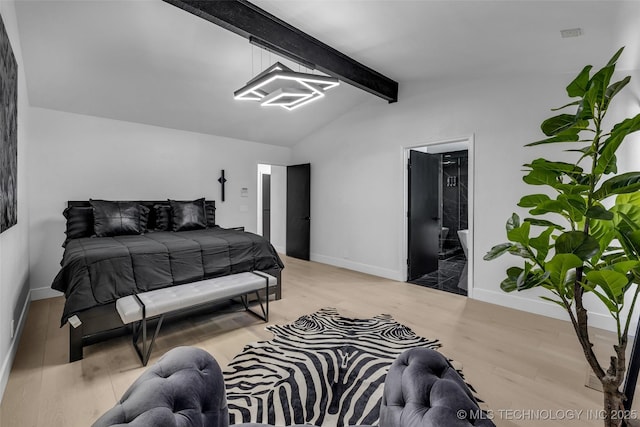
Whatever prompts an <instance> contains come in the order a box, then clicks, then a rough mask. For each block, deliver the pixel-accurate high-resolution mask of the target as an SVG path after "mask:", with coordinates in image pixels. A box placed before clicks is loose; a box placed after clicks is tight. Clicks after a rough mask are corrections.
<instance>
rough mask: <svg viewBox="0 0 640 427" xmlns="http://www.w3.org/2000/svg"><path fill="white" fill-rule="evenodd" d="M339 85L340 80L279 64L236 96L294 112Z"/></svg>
mask: <svg viewBox="0 0 640 427" xmlns="http://www.w3.org/2000/svg"><path fill="white" fill-rule="evenodd" d="M339 84H340V81H339V80H338V79H336V78H333V77H327V76H320V75H316V74H308V73H298V72H295V71H293V70H292V69H290V68H289V67H287V66H285V65H283V64H281V63H280V62H276V63H275V64H273V65H272V66H270V67H269V68H267V69H266V70H264V71H263V72H262V73H260V74H258V75H257V76H256V77H254V78H253V79H251V80H250V81H249V82H248V83H247V84H246V85H245V86H244V87H243V88H241V89H238V90H237V91H235V92H234V93H233V95H234V98H235V99H238V100H247V101H260V105H262V106H264V107H269V106H278V107H282V108H285V109H287V110H289V111H291V110H294V109H296V108H298V107H302V106H303V105H306V104H308V103H310V102H312V101H315V100H317V99H320V98H322V97H324V92H326V91H327V90H329V89H331V88H334V87H336V86H338V85H339Z"/></svg>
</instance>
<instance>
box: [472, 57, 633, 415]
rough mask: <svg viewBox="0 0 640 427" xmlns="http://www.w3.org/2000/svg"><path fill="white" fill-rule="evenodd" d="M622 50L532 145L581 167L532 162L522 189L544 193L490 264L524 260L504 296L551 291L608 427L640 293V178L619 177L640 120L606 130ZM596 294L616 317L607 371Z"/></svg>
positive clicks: (617, 404)
mask: <svg viewBox="0 0 640 427" xmlns="http://www.w3.org/2000/svg"><path fill="white" fill-rule="evenodd" d="M623 49H624V48H622V49H620V50H619V51H618V52H616V54H615V55H614V56H613V57H612V58H611V60H610V61H609V62H608V63H607V64H606V65H605V66H604V67H603V68H601V69H600V70H597V71H595V72H593V67H592V66H591V65H588V66H586V67H584V68H583V69H582V71H580V73H579V74H578V76H577V77H576V78H575V79H574V80H573V81H572V82H571V83H569V85H568V86H567V95H568V96H569V98H570V99H572V100H571V102H569V103H567V104H566V105H564V106H562V107H560V108H557V109H554V110H552V111H558V110H563V111H567V110H569V111H572V112H565V113H562V114H558V115H555V116H553V117H551V118H549V119H547V120H545V121H544V122H543V123H542V125H541V129H542V132H543V133H544V134H545V136H546V137H545V138H544V139H542V140H539V141H536V142H532V143H530V144H528V146H537V145H549V146H551V145H557V144H563V147H564V148H567V151H569V152H572V153H573V154H575V159H576V160H575V161H574V162H573V163H569V162H563V161H553V160H548V159H544V158H539V159H535V160H533V161H532V162H531V163H528V164H525V165H524V166H525V168H526V170H525V176H524V178H523V179H524V182H526V183H527V184H529V185H531V186H534V187H536V188H539V189H540V190H538V191H534V193H533V194H527V195H525V196H523V197H522V198H521V199H520V202H519V203H518V206H519V207H521V208H523V209H526V210H528V213H529V215H528V216H527V217H526V218H524V219H521V218H520V216H519V215H517V214H515V213H514V214H513V215H512V216H511V217H510V218H509V219H508V220H507V225H506V232H507V239H508V242H507V243H502V244H499V245H497V246H494V247H493V248H491V250H490V251H489V252H488V253H487V254H486V255H485V257H484V259H485V260H492V259H495V258H497V257H499V256H501V255H503V254H507V253H508V254H511V255H515V256H517V257H520V258H522V260H521V262H520V264H519V265H518V266H513V267H510V268H508V269H507V271H506V276H507V277H506V278H505V279H504V280H503V281H502V283H501V284H500V287H501V288H502V290H503V291H505V292H513V291H525V290H527V289H532V288H544V289H546V290H547V291H548V292H549V294H548V296H542V297H541V298H543V299H544V300H546V301H549V302H552V303H554V304H557V305H559V306H561V307H562V308H563V309H565V310H566V311H567V312H568V314H569V318H570V320H571V324H572V325H573V328H574V330H575V333H576V336H577V338H578V341H579V343H580V345H581V346H582V350H583V352H584V355H585V358H586V360H587V362H588V364H589V366H590V367H591V369H592V370H593V373H594V374H595V376H596V377H597V378H598V380H600V382H601V383H602V387H603V391H604V412H603V414H604V425H605V426H606V427H613V426H616V427H617V426H621V425H623V423H624V420H623V419H622V418H623V417H620V416H619V414H621V413H622V412H620V411H622V410H623V409H624V407H623V404H624V400H625V396H624V394H623V393H622V392H621V391H620V387H621V385H622V382H623V380H624V377H625V375H624V374H625V371H626V359H625V350H626V348H627V336H628V334H629V325H630V321H631V318H632V314H633V311H634V308H635V305H636V302H637V299H638V293H639V290H640V287H639V286H638V284H639V283H640V172H628V173H621V174H618V167H617V157H616V155H617V152H618V149H619V148H620V146H621V144H622V142H623V141H624V140H625V138H626V137H627V136H628V135H629V134H631V133H633V132H636V131H638V130H640V114H638V115H636V116H635V117H631V118H627V119H625V120H623V121H621V122H620V123H617V124H615V125H613V126H612V127H610V129H609V130H607V129H605V124H604V120H605V116H606V115H607V111H608V110H609V108H610V106H611V102H612V101H613V99H614V97H615V96H616V95H617V94H618V93H620V91H621V90H622V89H623V88H624V87H625V86H627V84H628V83H629V81H630V77H625V78H623V79H622V80H619V81H616V82H614V83H611V79H612V77H613V75H614V71H615V67H616V63H617V60H618V58H619V57H620V55H621V54H622V51H623ZM586 294H593V295H594V296H595V297H596V298H597V299H598V300H600V301H601V302H602V304H604V306H605V307H606V309H607V311H608V312H609V313H610V314H611V317H612V318H613V320H614V322H615V325H616V332H617V342H616V343H615V344H614V345H613V354H612V356H611V358H610V360H609V361H608V364H607V365H604V364H601V362H600V361H599V360H598V358H597V357H596V355H595V354H594V351H593V344H592V343H591V338H590V336H589V328H588V326H589V323H588V312H587V310H586V309H585V307H584V304H583V299H584V296H585V295H586Z"/></svg>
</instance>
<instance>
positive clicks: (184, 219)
mask: <svg viewBox="0 0 640 427" xmlns="http://www.w3.org/2000/svg"><path fill="white" fill-rule="evenodd" d="M169 205H171V222H172V224H173V231H186V230H199V229H202V228H207V210H206V208H205V205H204V197H203V198H201V199H197V200H193V201H178V200H169Z"/></svg>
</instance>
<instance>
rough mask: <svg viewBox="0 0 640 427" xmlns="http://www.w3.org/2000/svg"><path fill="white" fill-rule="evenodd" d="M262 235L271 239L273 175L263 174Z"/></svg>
mask: <svg viewBox="0 0 640 427" xmlns="http://www.w3.org/2000/svg"><path fill="white" fill-rule="evenodd" d="M262 237H264V238H265V239H267V240H269V241H270V240H271V175H267V174H264V175H262Z"/></svg>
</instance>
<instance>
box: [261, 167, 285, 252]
mask: <svg viewBox="0 0 640 427" xmlns="http://www.w3.org/2000/svg"><path fill="white" fill-rule="evenodd" d="M257 209H258V210H257V219H258V223H257V225H256V230H257V234H259V235H261V236H264V237H265V238H267V239H268V240H269V241H270V242H271V244H272V245H273V247H274V248H275V249H276V251H278V252H280V253H285V252H286V227H287V167H286V166H280V165H269V164H258V191H257Z"/></svg>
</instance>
